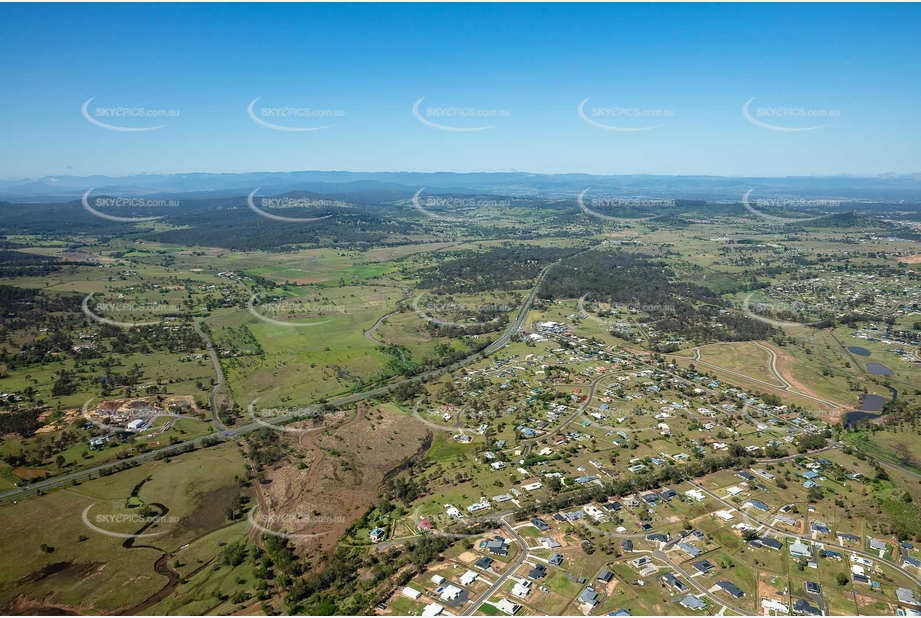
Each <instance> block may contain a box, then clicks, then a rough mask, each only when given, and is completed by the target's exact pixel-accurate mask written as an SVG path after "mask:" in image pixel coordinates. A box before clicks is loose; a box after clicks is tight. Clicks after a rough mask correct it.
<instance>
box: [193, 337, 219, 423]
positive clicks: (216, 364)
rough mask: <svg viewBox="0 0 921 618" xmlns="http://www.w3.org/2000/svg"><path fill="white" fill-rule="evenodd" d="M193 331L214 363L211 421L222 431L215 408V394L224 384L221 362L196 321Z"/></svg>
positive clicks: (209, 340)
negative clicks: (202, 342)
mask: <svg viewBox="0 0 921 618" xmlns="http://www.w3.org/2000/svg"><path fill="white" fill-rule="evenodd" d="M195 332H196V333H198V336H199V337H201V338H202V340H203V341H204V342H205V347H206V348H207V349H208V354H210V355H211V363H212V364H213V365H214V373H215V375H216V376H217V380H216V381H215V382H214V387H213V388H212V389H211V400H210V401H211V422H212V423H213V424H214V428H215V429H216V430H217V431H219V432H220V431H224V430H226V429H227V428H226V427H224V423H222V422H221V419H220V416H219V414H218V409H217V394H218V392H219V391H220V390H221V387H222V386H223V385H224V372H223V371H222V370H221V363H220V360H219V359H218V357H217V350H215V349H214V345H212V344H211V339H210V338H209V337H208V335H206V334H205V331H203V330H202V329H201V325H200V324H199V323H198V322H195Z"/></svg>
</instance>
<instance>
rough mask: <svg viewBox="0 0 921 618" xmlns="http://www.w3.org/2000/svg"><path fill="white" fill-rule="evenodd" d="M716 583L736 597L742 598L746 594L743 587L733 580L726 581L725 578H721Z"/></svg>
mask: <svg viewBox="0 0 921 618" xmlns="http://www.w3.org/2000/svg"><path fill="white" fill-rule="evenodd" d="M716 585H717V586H719V587H720V588H721V589H722V590H723V591H724V592H726V593H728V594H730V595H732V596H733V597H734V598H736V599H741V598H742V597H744V596H745V593H744V592H743V591H742V589H741V588H739V587H738V586H736V585H735V584H733V583H732V582H728V581H726V580H725V579H721V580H719V581H718V582H716Z"/></svg>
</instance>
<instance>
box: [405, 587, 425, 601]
mask: <svg viewBox="0 0 921 618" xmlns="http://www.w3.org/2000/svg"><path fill="white" fill-rule="evenodd" d="M402 594H403V596H404V597H409V598H410V599H412V600H413V601H415V600H416V599H418V598H419V597H421V596H422V593H421V592H419V591H418V590H416V589H415V588H410V587H409V586H406V587H405V588H403V592H402Z"/></svg>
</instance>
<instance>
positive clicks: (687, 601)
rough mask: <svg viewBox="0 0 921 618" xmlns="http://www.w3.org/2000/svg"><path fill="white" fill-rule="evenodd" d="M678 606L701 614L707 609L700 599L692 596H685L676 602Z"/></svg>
mask: <svg viewBox="0 0 921 618" xmlns="http://www.w3.org/2000/svg"><path fill="white" fill-rule="evenodd" d="M678 604H679V605H681V607H684V608H687V609H690V610H692V611H696V612H702V611H703V610H705V609H707V604H706V603H704V602H703V601H702V600H701V599H700V597H698V596H696V595H693V594H688V595H685V596H684V598H682V599H681V600H680V601H678Z"/></svg>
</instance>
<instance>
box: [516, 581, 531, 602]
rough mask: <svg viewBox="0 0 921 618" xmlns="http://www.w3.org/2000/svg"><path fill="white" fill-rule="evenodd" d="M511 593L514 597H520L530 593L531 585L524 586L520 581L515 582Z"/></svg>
mask: <svg viewBox="0 0 921 618" xmlns="http://www.w3.org/2000/svg"><path fill="white" fill-rule="evenodd" d="M512 594H514V595H515V596H516V597H521V598H522V599H523V598H525V597H526V596H528V595H529V594H531V586H526V585H524V584H522V583H521V582H517V583H516V584H515V586H514V587H513V588H512Z"/></svg>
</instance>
